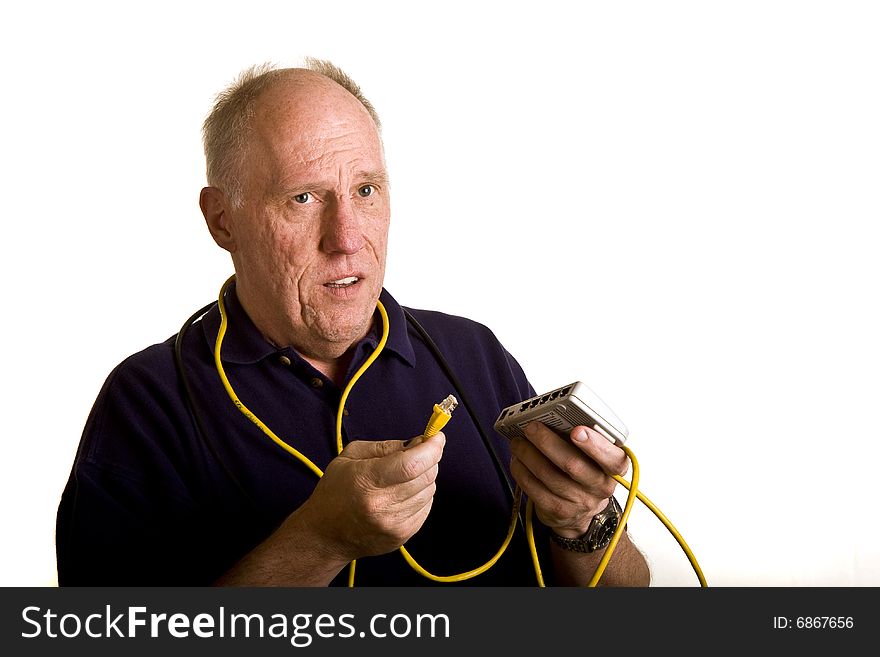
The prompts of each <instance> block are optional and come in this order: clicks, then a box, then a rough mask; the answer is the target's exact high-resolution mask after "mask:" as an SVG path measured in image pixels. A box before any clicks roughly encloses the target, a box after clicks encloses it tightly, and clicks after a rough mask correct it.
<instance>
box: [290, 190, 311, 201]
mask: <svg viewBox="0 0 880 657" xmlns="http://www.w3.org/2000/svg"><path fill="white" fill-rule="evenodd" d="M311 200H312V195H311V194H309V193H308V192H303V193H302V194H297V195H296V196H294V197H293V202H294V203H308V202H309V201H311Z"/></svg>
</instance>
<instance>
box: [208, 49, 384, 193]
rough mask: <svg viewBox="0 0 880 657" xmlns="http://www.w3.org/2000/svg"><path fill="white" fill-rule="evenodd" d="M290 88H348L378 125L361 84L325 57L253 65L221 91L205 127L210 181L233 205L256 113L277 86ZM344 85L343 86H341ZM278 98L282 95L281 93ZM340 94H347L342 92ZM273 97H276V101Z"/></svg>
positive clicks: (301, 95) (301, 93) (300, 91)
mask: <svg viewBox="0 0 880 657" xmlns="http://www.w3.org/2000/svg"><path fill="white" fill-rule="evenodd" d="M279 88H282V89H285V90H286V92H288V93H293V94H295V95H296V96H297V97H298V99H299V100H303V99H308V98H309V96H310V95H312V98H313V99H314V100H315V101H317V100H318V99H319V97H320V96H321V95H322V94H321V92H324V94H323V95H324V96H325V97H326V96H327V95H328V94H329V96H330V97H332V96H333V95H334V93H336V95H337V98H339V97H340V96H339V94H338V92H339V91H341V90H344V91H345V92H347V94H348V95H350V96H351V97H352V98H354V99H356V100H357V102H358V103H359V104H360V105H361V106H362V107H363V109H364V110H365V111H366V113H367V114H368V115H369V117H370V118H371V119H372V122H373V124H374V125H375V129H376V131H377V133H378V131H379V130H380V129H381V123H380V121H379V116H378V114H377V113H376V110H375V109H374V108H373V105H372V104H371V103H370V102H369V101H368V100H367V99H366V98H365V97H364V95H363V93H362V92H361V90H360V87H359V86H358V85H357V84H356V83H355V82H354V81H353V80H352V79H351V78H350V77H349V76H348V75H347V74H346V73H345V72H344V71H343V70H342V69H340V68H339V67H337V66H336V65H334V64H332V63H331V62H328V61H326V60H320V59H314V58H307V59H306V60H305V68H284V69H276V68H274V67H273V66H271V65H269V64H263V65H260V66H253V67H251V68H249V69H247V70H246V71H244V72H242V73H241V75H240V76H239V77H238V79H237V80H236V81H235V82H234V83H233V84H232V85H230V86H229V87H228V88H227V89H225V90H224V91H222V92H221V93H220V94H218V95H217V99H216V102H215V104H214V107H213V109H212V110H211V112H210V114H209V115H208V116H207V118H206V119H205V122H204V125H203V126H202V138H203V143H204V148H205V161H206V168H207V179H208V184H209V185H211V186H212V187H217V188H218V189H220V190H222V191H223V192H224V193H225V194H226V196H227V198H228V199H229V201H230V202H231V203H232V205H234V206H238V205H240V204H241V200H242V193H243V189H242V185H243V180H242V177H243V175H242V174H243V172H242V165H243V160H244V157H245V154H246V152H247V150H248V145H249V139H250V137H251V135H252V130H253V126H254V117H255V115H256V114H257V112H258V109H259V107H260V106H261V105H263V104H264V103H262V102H261V101H264V100H269V99H268V98H266V96H267V95H268V93H269V92H270V91H272V90H274V91H276V92H277V91H278V90H279ZM339 88H341V89H339ZM276 96H277V94H276ZM341 97H343V98H344V97H345V95H344V94H343V95H342V96H341ZM277 100H278V98H277V97H276V98H273V99H272V101H273V102H274V101H277Z"/></svg>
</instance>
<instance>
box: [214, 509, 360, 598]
mask: <svg viewBox="0 0 880 657" xmlns="http://www.w3.org/2000/svg"><path fill="white" fill-rule="evenodd" d="M347 563H348V561H347V560H346V559H344V558H341V557H338V556H334V555H333V553H332V552H331V551H330V550H328V549H327V545H326V542H325V541H324V540H323V539H322V537H320V536H319V535H317V534H316V533H315V532H314V531H312V530H311V528H310V527H309V523H308V522H307V521H306V520H305V518H304V517H303V513H301V512H300V511H297V512H294V513H293V514H291V515H290V516H289V517H288V518H287V519H286V520H285V521H284V523H282V525H281V526H280V527H279V528H278V529H277V530H276V531H275V532H274V533H273V534H272V535H271V536H269V538H267V539H266V540H265V541H263V542H262V543H260V544H259V545H258V546H257V547H256V548H254V549H253V550H252V551H251V552H249V553H248V554H246V555H245V556H244V557H243V558H242V559H241V560H240V561H239V562H238V563H237V564H235V566H233V567H232V568H231V569H230V570H229V571H228V572H227V573H225V574H224V575H223V576H222V577H221V578H220V579H219V580H218V581H217V582H216V584H217V585H218V586H327V585H328V584H329V583H330V582H331V581H332V580H333V578H334V577H336V575H337V574H338V573H339V571H341V570H342V569H343V568H344V567H345V566H346V564H347Z"/></svg>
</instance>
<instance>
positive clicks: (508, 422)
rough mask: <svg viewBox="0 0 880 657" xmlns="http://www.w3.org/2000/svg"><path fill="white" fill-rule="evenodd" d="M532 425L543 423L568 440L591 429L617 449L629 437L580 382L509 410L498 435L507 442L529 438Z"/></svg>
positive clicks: (504, 413)
mask: <svg viewBox="0 0 880 657" xmlns="http://www.w3.org/2000/svg"><path fill="white" fill-rule="evenodd" d="M529 422H542V423H544V424H546V425H547V426H548V427H550V428H551V429H553V430H554V431H557V432H558V433H561V434H563V435H565V436H566V437H567V436H568V433H569V432H570V431H571V430H572V429H573V428H575V427H576V426H580V425H583V426H587V427H590V428H591V429H595V430H596V431H598V432H599V433H601V434H602V435H603V436H605V437H606V438H607V439H608V440H610V441H611V442H612V443H614V444H616V445H622V444H623V443H624V442H626V438H627V436H628V435H629V430H628V429H627V428H626V425H625V424H624V423H623V422H621V421H620V418H618V417H617V416H616V415H615V414H614V413H613V412H612V411H611V409H610V408H608V406H607V405H606V404H605V402H603V401H602V400H601V399H599V397H598V395H596V393H594V392H593V391H592V390H590V388H588V387H587V386H586V385H585V384H583V383H581V382H580V381H575V382H574V383H570V384H569V385H567V386H563V387H561V388H557V389H556V390H551V391H550V392H548V393H545V394H543V395H536V396H535V397H531V398H529V399H526V400H523V401H521V402H518V403H516V404H512V405H511V406H508V407H507V408H505V409H503V410H502V411H501V413H500V414H499V415H498V419H497V420H495V431H497V432H498V433H500V434H501V435H503V436H506V437H507V438H513V437H514V436H525V433H524V431H523V429H524V428H525V426H526V425H527V424H528V423H529Z"/></svg>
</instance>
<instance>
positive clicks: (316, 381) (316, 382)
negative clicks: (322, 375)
mask: <svg viewBox="0 0 880 657" xmlns="http://www.w3.org/2000/svg"><path fill="white" fill-rule="evenodd" d="M312 387H313V388H323V387H324V382H323V381H321V379H319V378H318V377H315V378H314V379H312Z"/></svg>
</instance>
